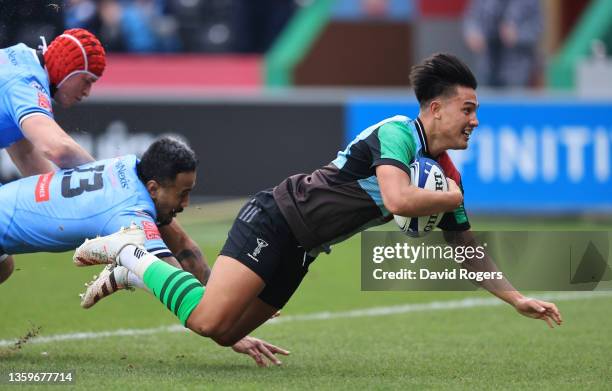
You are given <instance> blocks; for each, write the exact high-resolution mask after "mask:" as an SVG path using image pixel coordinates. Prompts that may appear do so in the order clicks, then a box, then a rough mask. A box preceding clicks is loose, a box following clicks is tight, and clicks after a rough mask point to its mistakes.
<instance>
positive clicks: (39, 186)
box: [34, 172, 55, 202]
mask: <svg viewBox="0 0 612 391" xmlns="http://www.w3.org/2000/svg"><path fill="white" fill-rule="evenodd" d="M54 174H55V173H54V172H49V173H47V174H43V175H41V176H39V177H38V182H37V183H36V189H35V190H34V197H35V198H36V202H46V201H49V186H50V185H51V179H52V178H53V175H54Z"/></svg>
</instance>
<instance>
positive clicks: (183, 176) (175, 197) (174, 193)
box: [151, 171, 196, 224]
mask: <svg viewBox="0 0 612 391" xmlns="http://www.w3.org/2000/svg"><path fill="white" fill-rule="evenodd" d="M195 181H196V173H195V171H193V172H181V173H179V174H178V175H177V176H176V179H175V180H174V182H169V183H167V184H166V185H159V186H158V188H157V189H156V191H155V192H153V193H152V194H151V198H153V202H154V203H155V209H156V210H157V221H158V222H159V223H161V224H168V223H170V221H172V219H173V218H174V217H176V215H177V214H178V213H181V212H182V211H183V209H184V208H185V207H187V205H189V194H190V193H191V190H193V187H194V186H195Z"/></svg>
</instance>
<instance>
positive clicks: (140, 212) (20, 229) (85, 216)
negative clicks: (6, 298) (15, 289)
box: [0, 155, 172, 257]
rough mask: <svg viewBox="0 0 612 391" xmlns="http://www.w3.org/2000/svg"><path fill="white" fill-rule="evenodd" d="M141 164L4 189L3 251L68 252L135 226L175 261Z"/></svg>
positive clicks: (85, 169)
mask: <svg viewBox="0 0 612 391" xmlns="http://www.w3.org/2000/svg"><path fill="white" fill-rule="evenodd" d="M136 164H137V158H136V156H134V155H127V156H123V157H119V158H113V159H107V160H101V161H97V162H92V163H88V164H84V165H81V166H79V167H76V168H73V169H67V170H59V171H55V172H51V173H47V174H43V175H37V176H32V177H28V178H23V179H20V180H17V181H14V182H10V183H7V184H5V185H4V186H2V187H0V248H2V249H3V250H4V252H5V253H7V254H20V253H32V252H38V251H51V252H57V251H66V250H71V249H74V248H76V247H78V246H79V245H80V244H81V243H83V241H84V240H85V239H86V238H92V237H95V236H97V235H100V236H104V235H109V234H112V233H114V232H117V231H118V230H119V229H120V228H121V227H122V226H123V227H127V226H129V225H130V224H131V223H132V222H133V223H135V224H138V225H139V226H141V227H142V228H143V230H144V232H145V234H146V237H147V241H146V243H145V248H146V249H147V250H148V251H149V252H150V253H152V254H154V255H156V256H157V257H167V256H171V255H172V254H171V253H170V251H169V250H168V247H167V246H166V244H165V243H164V242H163V240H162V239H161V236H160V234H159V231H158V229H157V225H156V223H155V221H156V218H157V213H156V210H155V204H154V203H153V200H152V199H151V197H150V196H149V193H148V191H147V189H146V188H145V186H144V185H143V183H142V182H141V181H140V179H139V178H138V175H137V173H136Z"/></svg>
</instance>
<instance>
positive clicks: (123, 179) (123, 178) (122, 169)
mask: <svg viewBox="0 0 612 391" xmlns="http://www.w3.org/2000/svg"><path fill="white" fill-rule="evenodd" d="M115 169H116V170H117V178H118V179H119V183H121V187H122V188H124V189H129V188H130V185H129V182H128V179H127V173H126V172H127V167H126V166H125V164H124V163H123V162H122V161H121V160H119V161H118V162H117V163H115Z"/></svg>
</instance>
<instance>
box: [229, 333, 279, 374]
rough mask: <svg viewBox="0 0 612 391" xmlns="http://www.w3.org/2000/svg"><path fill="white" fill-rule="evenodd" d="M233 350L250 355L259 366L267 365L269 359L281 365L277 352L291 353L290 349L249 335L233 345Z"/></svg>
mask: <svg viewBox="0 0 612 391" xmlns="http://www.w3.org/2000/svg"><path fill="white" fill-rule="evenodd" d="M232 350H233V351H234V352H236V353H242V354H246V355H249V356H250V357H251V358H252V359H253V360H255V362H256V363H257V366H259V367H267V366H268V361H269V362H270V363H272V364H274V365H281V364H282V362H281V361H280V360H279V359H278V358H276V356H275V354H282V355H285V356H287V355H289V351H287V350H285V349H282V348H279V347H278V346H274V345H272V344H271V343H268V342H266V341H264V340H262V339H259V338H254V337H249V336H248V335H247V336H246V337H244V338H242V339H241V340H240V341H238V342H236V343H235V344H234V346H232Z"/></svg>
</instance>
